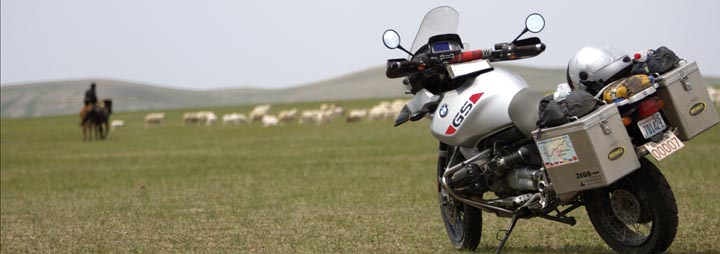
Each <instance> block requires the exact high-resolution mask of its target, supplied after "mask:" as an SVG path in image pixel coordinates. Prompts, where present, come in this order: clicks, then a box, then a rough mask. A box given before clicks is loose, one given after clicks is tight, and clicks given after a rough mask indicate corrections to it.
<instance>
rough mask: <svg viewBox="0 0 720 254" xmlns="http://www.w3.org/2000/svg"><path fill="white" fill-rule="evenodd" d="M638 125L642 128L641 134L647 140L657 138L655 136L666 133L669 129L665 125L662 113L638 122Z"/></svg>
mask: <svg viewBox="0 0 720 254" xmlns="http://www.w3.org/2000/svg"><path fill="white" fill-rule="evenodd" d="M637 125H638V128H640V132H642V135H643V137H644V138H645V139H648V138H650V137H652V136H655V134H658V133H660V132H662V131H664V130H665V128H667V125H665V121H663V119H662V116H661V115H660V112H657V113H655V114H653V115H652V116H650V117H648V118H645V119H643V120H640V121H638V123H637Z"/></svg>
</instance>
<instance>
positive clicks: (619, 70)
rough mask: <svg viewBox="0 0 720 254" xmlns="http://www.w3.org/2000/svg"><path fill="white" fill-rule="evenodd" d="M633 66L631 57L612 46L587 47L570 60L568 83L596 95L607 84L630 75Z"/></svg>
mask: <svg viewBox="0 0 720 254" xmlns="http://www.w3.org/2000/svg"><path fill="white" fill-rule="evenodd" d="M631 66H632V61H631V59H630V57H628V55H627V54H625V53H623V52H622V51H620V50H617V49H615V48H613V47H611V46H605V47H602V48H598V47H593V46H586V47H584V48H582V49H581V50H580V51H578V53H577V54H576V55H575V56H574V57H573V58H572V59H570V62H569V63H568V67H567V82H568V84H570V85H571V86H572V87H575V88H580V89H583V90H587V91H588V92H590V93H591V94H595V93H597V92H599V90H600V89H602V87H603V86H604V85H605V84H608V83H610V82H612V81H614V80H616V79H618V78H620V77H622V76H625V74H628V73H629V71H630V68H631ZM626 71H628V73H625V72H626Z"/></svg>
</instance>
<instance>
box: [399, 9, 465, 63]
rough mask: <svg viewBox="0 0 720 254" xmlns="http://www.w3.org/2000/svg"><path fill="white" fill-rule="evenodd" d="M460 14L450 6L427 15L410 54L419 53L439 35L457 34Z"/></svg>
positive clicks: (433, 10)
mask: <svg viewBox="0 0 720 254" xmlns="http://www.w3.org/2000/svg"><path fill="white" fill-rule="evenodd" d="M459 20H460V14H459V13H458V12H457V11H456V10H455V9H453V8H452V7H450V6H441V7H437V8H435V9H432V10H430V11H429V12H428V13H427V14H425V18H423V21H422V23H420V29H419V30H418V33H417V35H416V36H415V41H414V42H413V45H412V48H411V49H410V52H413V53H415V52H417V50H418V49H420V48H421V47H422V46H424V45H425V44H427V43H428V40H429V39H430V37H433V36H435V35H438V34H456V33H457V25H458V21H459Z"/></svg>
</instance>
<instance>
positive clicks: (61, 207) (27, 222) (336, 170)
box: [0, 101, 720, 253]
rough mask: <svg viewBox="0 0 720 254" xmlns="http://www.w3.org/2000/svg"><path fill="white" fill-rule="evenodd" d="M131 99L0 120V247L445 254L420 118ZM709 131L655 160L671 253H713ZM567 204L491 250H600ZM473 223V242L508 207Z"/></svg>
mask: <svg viewBox="0 0 720 254" xmlns="http://www.w3.org/2000/svg"><path fill="white" fill-rule="evenodd" d="M374 103H376V101H353V102H342V104H343V105H344V106H345V107H346V108H360V107H369V106H370V105H373V104H374ZM318 105H319V104H317V103H305V104H296V105H274V108H273V112H277V111H279V110H281V109H287V108H291V107H297V108H301V109H302V108H316V107H318ZM249 109H250V108H249V107H224V108H214V109H213V110H215V111H216V113H219V114H222V113H227V112H233V111H236V112H248V111H249ZM145 113H147V112H131V113H117V114H115V115H113V118H114V119H124V120H126V121H127V124H128V125H127V126H126V127H125V128H121V129H118V130H116V131H114V132H112V133H111V134H110V136H109V138H108V140H106V141H104V142H83V141H81V133H80V129H79V127H77V124H78V122H79V118H78V117H77V116H62V117H46V118H32V119H2V121H1V133H0V134H1V137H0V144H1V146H2V147H1V148H2V149H1V158H0V166H1V170H0V173H1V175H0V178H1V182H0V191H1V192H0V198H1V200H0V201H1V203H0V204H1V205H0V207H1V211H0V212H1V213H0V215H1V230H0V235H1V242H0V252H2V253H98V252H99V253H105V252H112V253H218V252H220V253H454V250H453V248H452V246H451V245H450V244H449V241H448V239H447V236H446V235H445V232H444V228H443V226H442V223H441V220H440V215H439V209H438V205H437V200H436V193H435V188H436V185H435V182H434V181H435V180H434V179H435V178H434V175H435V172H434V170H435V163H436V161H435V160H436V148H437V145H436V141H434V139H433V138H432V136H431V135H430V133H429V129H428V126H429V121H427V120H423V121H422V122H418V123H409V124H406V125H403V126H401V127H398V128H392V124H391V123H390V122H361V123H358V124H346V123H345V122H343V121H335V122H333V123H332V124H330V125H326V126H298V125H290V126H280V127H277V128H262V127H260V126H259V125H258V124H256V125H246V126H239V127H229V126H214V127H204V126H184V125H183V124H182V113H183V111H181V110H176V111H166V113H167V114H166V119H165V122H163V124H162V125H161V126H159V127H156V128H148V129H146V128H144V127H143V124H142V119H143V116H144V114H145ZM718 144H720V128H719V127H715V128H713V129H711V130H710V131H709V132H707V133H704V134H702V135H701V136H699V137H698V138H695V139H694V140H692V141H690V142H687V143H686V148H685V149H683V150H681V151H679V152H678V154H677V155H673V156H671V157H670V158H668V159H666V160H663V161H662V162H661V163H659V167H660V168H661V169H662V170H663V173H664V174H665V175H666V177H667V178H668V180H669V182H670V184H671V186H672V187H673V190H674V192H675V196H676V198H677V201H678V208H679V215H680V226H679V229H678V234H677V237H676V239H675V242H674V243H673V245H672V246H671V247H670V249H669V252H671V253H718V252H720V239H719V238H720V220H719V219H718V215H719V214H720V185H718V181H720V158H719V156H718V149H719V148H720V146H719V145H718ZM573 215H575V216H576V217H577V219H578V224H577V225H576V226H574V227H570V226H566V225H562V224H559V223H554V222H549V221H543V220H540V219H536V220H522V221H520V222H519V223H518V226H517V228H516V230H515V233H514V234H513V235H512V236H511V238H510V242H509V244H508V247H507V249H506V252H507V253H612V251H611V250H610V249H609V248H608V247H606V245H605V244H604V243H603V242H602V240H600V238H599V236H597V234H596V233H595V232H594V230H593V228H592V225H591V224H590V222H589V220H588V219H587V217H586V215H585V212H584V209H578V210H577V211H576V212H574V213H573ZM484 222H485V225H484V229H483V231H484V232H483V239H482V242H481V247H480V250H479V252H483V253H489V252H492V249H493V248H494V247H495V246H496V245H497V243H498V241H497V240H495V233H496V231H497V230H499V229H503V228H504V227H505V226H506V224H507V223H508V219H504V218H496V217H494V216H493V215H490V214H487V213H485V214H484Z"/></svg>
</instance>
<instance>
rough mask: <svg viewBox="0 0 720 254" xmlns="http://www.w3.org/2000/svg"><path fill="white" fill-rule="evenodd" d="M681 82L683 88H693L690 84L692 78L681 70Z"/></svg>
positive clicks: (688, 89)
mask: <svg viewBox="0 0 720 254" xmlns="http://www.w3.org/2000/svg"><path fill="white" fill-rule="evenodd" d="M680 84H682V86H683V88H685V91H690V90H692V86H691V85H690V78H688V76H687V75H685V72H683V71H680Z"/></svg>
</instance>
